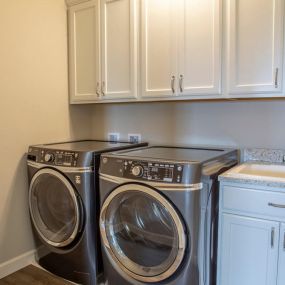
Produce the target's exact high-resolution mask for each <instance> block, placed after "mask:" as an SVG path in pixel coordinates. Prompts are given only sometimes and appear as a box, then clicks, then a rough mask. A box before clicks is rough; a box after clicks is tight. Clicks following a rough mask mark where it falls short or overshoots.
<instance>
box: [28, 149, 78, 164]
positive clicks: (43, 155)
mask: <svg viewBox="0 0 285 285" xmlns="http://www.w3.org/2000/svg"><path fill="white" fill-rule="evenodd" d="M29 152H30V153H31V154H28V160H32V161H35V162H39V163H44V164H47V165H55V166H67V167H75V166H77V161H78V155H79V154H78V153H77V152H72V151H61V150H49V149H31V150H30V151H29ZM32 152H33V154H32Z"/></svg>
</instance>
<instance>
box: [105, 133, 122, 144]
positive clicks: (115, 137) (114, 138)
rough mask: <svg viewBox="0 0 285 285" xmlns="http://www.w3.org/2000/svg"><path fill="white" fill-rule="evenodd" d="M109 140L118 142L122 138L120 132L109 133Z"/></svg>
mask: <svg viewBox="0 0 285 285" xmlns="http://www.w3.org/2000/svg"><path fill="white" fill-rule="evenodd" d="M108 140H109V141H111V142H118V141H119V140H120V133H108Z"/></svg>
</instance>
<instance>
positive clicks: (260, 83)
mask: <svg viewBox="0 0 285 285" xmlns="http://www.w3.org/2000/svg"><path fill="white" fill-rule="evenodd" d="M228 8H229V10H228V11H229V18H228V19H229V30H228V37H229V49H228V70H229V75H228V76H229V92H230V93H241V94H242V93H264V92H270V93H272V92H280V91H281V90H282V89H281V88H282V86H281V85H282V84H281V81H282V42H283V16H284V12H283V8H284V7H283V0H251V1H248V0H230V1H229V7H228Z"/></svg>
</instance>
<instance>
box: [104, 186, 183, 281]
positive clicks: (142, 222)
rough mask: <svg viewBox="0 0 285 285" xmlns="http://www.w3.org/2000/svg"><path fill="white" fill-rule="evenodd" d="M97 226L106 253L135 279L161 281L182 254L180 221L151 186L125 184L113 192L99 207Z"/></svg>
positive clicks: (169, 272) (173, 268)
mask: <svg viewBox="0 0 285 285" xmlns="http://www.w3.org/2000/svg"><path fill="white" fill-rule="evenodd" d="M100 229H101V235H102V238H103V242H104V243H105V246H106V249H107V251H108V250H109V251H108V254H109V256H110V257H111V258H112V259H113V260H115V262H116V263H117V264H118V265H119V267H120V268H121V269H122V270H123V271H125V272H126V273H128V274H129V275H131V276H132V277H133V278H135V279H137V280H140V281H144V282H158V281H161V280H164V279H166V278H168V277H170V276H171V275H172V274H174V272H175V271H176V270H177V269H178V267H179V265H180V264H181V262H182V259H183V257H184V252H185V248H186V237H185V231H184V227H183V224H182V221H181V219H180V217H179V216H178V214H177V212H176V211H175V209H174V208H173V207H172V206H171V204H170V203H169V202H168V201H167V200H166V199H165V198H164V197H163V196H162V195H160V194H159V193H158V192H157V191H155V190H153V189H152V188H150V187H147V186H142V185H139V184H126V185H123V186H120V187H118V188H117V189H116V190H115V191H113V192H112V193H111V194H110V196H109V197H108V198H107V200H106V201H105V203H104V205H103V207H102V210H101V216H100Z"/></svg>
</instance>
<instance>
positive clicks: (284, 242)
mask: <svg viewBox="0 0 285 285" xmlns="http://www.w3.org/2000/svg"><path fill="white" fill-rule="evenodd" d="M283 250H284V251H285V232H284V236H283Z"/></svg>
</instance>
